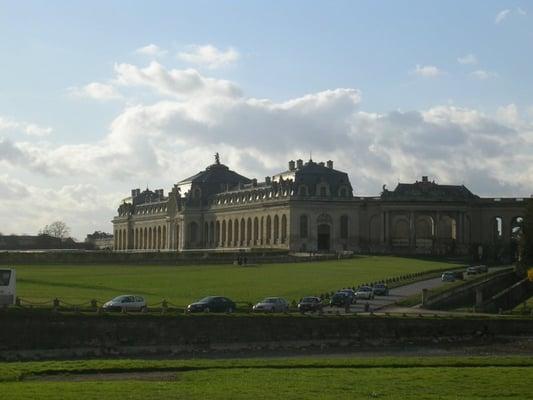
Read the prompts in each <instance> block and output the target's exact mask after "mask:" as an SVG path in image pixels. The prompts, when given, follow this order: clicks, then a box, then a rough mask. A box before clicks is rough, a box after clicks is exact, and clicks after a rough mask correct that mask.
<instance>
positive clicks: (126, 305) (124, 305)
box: [102, 294, 146, 311]
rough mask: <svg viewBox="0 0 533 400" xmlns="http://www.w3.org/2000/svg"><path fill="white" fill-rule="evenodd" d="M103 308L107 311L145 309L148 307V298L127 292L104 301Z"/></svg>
mask: <svg viewBox="0 0 533 400" xmlns="http://www.w3.org/2000/svg"><path fill="white" fill-rule="evenodd" d="M102 308H103V309H104V310H105V311H143V310H145V309H146V300H144V298H143V297H141V296H136V295H132V294H125V295H122V296H117V297H115V298H114V299H112V300H109V301H108V302H106V303H104V305H103V306H102Z"/></svg>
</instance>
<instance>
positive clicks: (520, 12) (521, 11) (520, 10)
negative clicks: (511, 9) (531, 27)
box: [516, 7, 527, 16]
mask: <svg viewBox="0 0 533 400" xmlns="http://www.w3.org/2000/svg"><path fill="white" fill-rule="evenodd" d="M516 12H517V13H518V14H520V15H523V16H526V15H527V12H526V11H525V10H523V9H522V8H520V7H517V9H516Z"/></svg>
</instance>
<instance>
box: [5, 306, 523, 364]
mask: <svg viewBox="0 0 533 400" xmlns="http://www.w3.org/2000/svg"><path fill="white" fill-rule="evenodd" d="M0 318H2V329H1V330H0V359H22V358H25V357H26V358H27V357H30V358H35V357H42V358H46V357H73V356H77V357H83V356H87V355H93V356H100V355H101V356H106V355H135V354H137V355H139V354H146V353H158V354H167V355H170V354H171V353H175V354H178V353H186V352H195V351H216V350H223V351H232V350H238V351H240V350H252V349H258V348H264V349H281V348H286V349H291V348H292V349H295V348H302V347H310V346H319V347H321V346H351V347H357V346H365V345H374V346H376V345H378V346H379V345H383V344H402V343H410V342H411V343H412V342H429V343H432V342H433V343H434V342H438V341H440V340H442V341H444V342H449V341H455V340H461V339H464V340H469V339H472V338H479V337H486V338H494V337H499V336H507V335H513V336H516V335H530V334H531V332H532V331H533V319H512V320H510V319H506V320H503V319H475V318H468V319H459V318H428V317H426V318H393V317H361V316H358V317H353V316H351V317H290V316H216V315H209V316H205V315H198V316H196V315H194V316H180V317H170V316H168V317H167V316H159V317H157V316H148V315H136V316H131V315H126V316H122V315H120V316H107V317H96V316H91V317H87V316H81V315H79V316H62V315H56V316H50V315H48V314H46V315H44V314H43V315H17V314H14V315H13V314H5V315H0ZM477 340H479V339H477Z"/></svg>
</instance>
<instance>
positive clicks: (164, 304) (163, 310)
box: [161, 299, 168, 314]
mask: <svg viewBox="0 0 533 400" xmlns="http://www.w3.org/2000/svg"><path fill="white" fill-rule="evenodd" d="M167 310H168V303H167V301H166V300H165V299H163V301H162V302H161V314H165V313H166V312H167Z"/></svg>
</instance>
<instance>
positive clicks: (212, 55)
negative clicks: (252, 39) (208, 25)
mask: <svg viewBox="0 0 533 400" xmlns="http://www.w3.org/2000/svg"><path fill="white" fill-rule="evenodd" d="M178 58H179V59H180V60H183V61H185V62H188V63H191V64H196V65H200V66H206V67H207V68H210V69H215V68H220V67H225V66H228V65H231V64H234V63H235V62H236V61H237V60H238V59H239V58H240V54H239V52H238V51H237V50H236V49H234V48H233V47H229V48H228V49H227V50H226V51H222V50H219V49H217V48H216V47H215V46H213V45H210V44H207V45H203V46H199V45H191V46H189V48H188V51H184V52H180V53H178Z"/></svg>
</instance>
